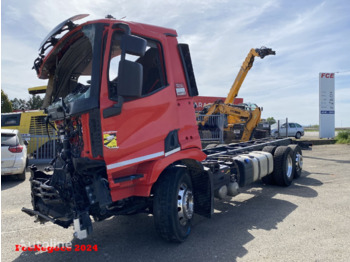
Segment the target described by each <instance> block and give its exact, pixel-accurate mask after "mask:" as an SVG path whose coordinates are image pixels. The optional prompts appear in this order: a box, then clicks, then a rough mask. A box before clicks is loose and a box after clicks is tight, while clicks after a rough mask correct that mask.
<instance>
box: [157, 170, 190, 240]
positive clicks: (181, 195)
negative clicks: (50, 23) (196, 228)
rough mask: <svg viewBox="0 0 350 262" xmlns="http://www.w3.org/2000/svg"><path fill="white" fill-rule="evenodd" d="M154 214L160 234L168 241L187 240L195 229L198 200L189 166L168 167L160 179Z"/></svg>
mask: <svg viewBox="0 0 350 262" xmlns="http://www.w3.org/2000/svg"><path fill="white" fill-rule="evenodd" d="M154 186H155V190H154V202H153V216H154V222H155V227H156V230H157V232H158V234H159V235H160V236H161V237H162V238H163V239H165V240H167V241H172V242H183V241H184V240H185V239H186V238H187V237H188V235H189V234H190V232H191V221H192V218H193V213H194V199H193V188H192V182H191V178H190V176H189V174H188V172H187V170H186V168H185V167H181V166H177V167H173V168H170V169H168V170H167V171H166V172H165V173H163V174H162V175H161V176H160V177H159V179H158V181H157V182H156V184H155V185H154Z"/></svg>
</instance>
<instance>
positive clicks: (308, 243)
mask: <svg viewBox="0 0 350 262" xmlns="http://www.w3.org/2000/svg"><path fill="white" fill-rule="evenodd" d="M303 154H304V170H303V174H302V176H301V177H300V178H299V179H297V180H295V181H294V183H293V185H291V186H290V187H288V188H280V187H277V186H265V185H262V184H261V183H255V184H253V185H252V186H251V187H249V188H246V189H245V190H244V191H243V192H242V193H241V194H240V195H238V196H237V197H235V198H228V199H226V201H215V208H216V210H215V214H214V216H213V218H212V219H205V218H201V217H199V216H197V217H195V221H194V225H193V230H192V233H191V236H190V237H189V239H188V240H187V241H186V242H185V243H183V244H171V243H166V242H163V241H162V240H161V239H160V238H159V237H158V236H157V234H156V232H155V229H154V225H153V218H152V216H150V215H145V214H139V215H135V216H129V217H116V218H111V219H108V220H106V221H103V222H98V223H93V224H94V232H93V234H92V235H91V236H90V237H89V238H88V239H86V240H84V241H78V240H75V239H73V238H72V234H73V230H72V228H69V229H63V228H60V227H58V226H56V225H53V224H50V223H47V224H45V225H40V224H36V223H34V222H33V221H34V219H33V218H32V217H29V216H28V215H26V214H24V213H22V212H21V211H20V209H21V208H22V207H23V206H24V207H31V203H30V189H29V181H28V179H26V181H24V182H17V181H16V180H14V179H13V178H11V177H2V178H1V180H2V183H1V226H2V227H1V255H2V259H1V260H2V261H25V262H30V261H59V260H60V261H84V262H86V261H95V260H101V261H102V260H103V261H133V262H135V261H192V262H194V261H201V262H202V261H349V258H350V249H349V245H350V229H349V221H350V209H349V203H350V171H349V170H350V146H349V145H326V146H314V147H313V150H312V151H303ZM28 176H29V174H28ZM37 243H42V244H44V245H50V246H55V245H56V244H59V243H66V244H71V245H73V248H74V247H75V245H83V244H84V245H96V246H97V248H98V251H91V252H87V251H71V252H62V251H55V252H52V253H48V252H29V251H26V252H21V251H16V250H15V249H16V245H25V246H30V245H34V244H37Z"/></svg>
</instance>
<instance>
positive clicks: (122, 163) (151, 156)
mask: <svg viewBox="0 0 350 262" xmlns="http://www.w3.org/2000/svg"><path fill="white" fill-rule="evenodd" d="M160 156H164V151H162V152H158V153H154V154H150V155H147V156H141V157H137V158H134V159H130V160H125V161H122V162H119V163H114V164H110V165H108V166H107V169H113V168H117V167H121V166H127V165H131V164H135V163H138V162H142V161H145V160H150V159H153V158H157V157H160Z"/></svg>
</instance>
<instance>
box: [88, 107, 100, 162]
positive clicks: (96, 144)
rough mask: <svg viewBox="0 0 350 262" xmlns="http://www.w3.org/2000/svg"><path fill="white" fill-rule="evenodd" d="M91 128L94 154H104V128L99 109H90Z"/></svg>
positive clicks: (96, 155) (95, 155)
mask: <svg viewBox="0 0 350 262" xmlns="http://www.w3.org/2000/svg"><path fill="white" fill-rule="evenodd" d="M89 128H90V140H91V151H92V156H93V157H98V156H103V143H102V128H101V117H100V110H99V109H94V110H91V111H90V113H89Z"/></svg>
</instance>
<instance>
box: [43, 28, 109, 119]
mask: <svg viewBox="0 0 350 262" xmlns="http://www.w3.org/2000/svg"><path fill="white" fill-rule="evenodd" d="M103 30H104V26H103V24H98V23H97V24H88V25H85V26H84V27H82V29H81V30H78V31H76V32H74V33H72V34H71V35H69V36H68V37H67V38H66V39H65V40H64V41H63V42H62V43H60V44H59V45H57V46H55V49H54V50H53V52H52V54H51V55H50V57H48V59H47V61H46V62H45V65H44V68H48V71H50V72H51V74H50V77H49V82H48V85H47V90H46V97H45V99H44V108H47V107H51V108H55V107H57V105H59V104H62V103H63V105H64V107H65V108H66V109H65V110H66V112H65V114H77V113H83V112H86V111H89V110H91V109H93V108H96V107H98V102H99V90H100V70H101V66H100V63H101V59H102V54H103V52H101V50H103V46H104V40H103ZM50 105H51V106H50Z"/></svg>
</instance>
